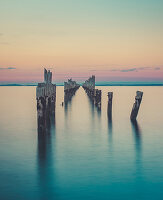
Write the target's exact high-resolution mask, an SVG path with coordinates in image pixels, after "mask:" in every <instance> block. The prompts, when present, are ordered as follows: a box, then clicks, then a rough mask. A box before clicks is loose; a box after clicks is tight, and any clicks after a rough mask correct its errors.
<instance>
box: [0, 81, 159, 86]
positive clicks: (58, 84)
mask: <svg viewBox="0 0 163 200" xmlns="http://www.w3.org/2000/svg"><path fill="white" fill-rule="evenodd" d="M55 84H56V86H64V84H62V83H55ZM80 85H81V84H80ZM0 86H37V83H20V84H19V83H6V84H5V83H4V84H0ZM96 86H163V83H162V82H137V83H136V82H107V83H100V82H97V83H96Z"/></svg>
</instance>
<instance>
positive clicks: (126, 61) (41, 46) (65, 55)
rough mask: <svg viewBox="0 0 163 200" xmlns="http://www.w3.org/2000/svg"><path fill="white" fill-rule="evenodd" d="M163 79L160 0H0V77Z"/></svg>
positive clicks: (28, 79)
mask: <svg viewBox="0 0 163 200" xmlns="http://www.w3.org/2000/svg"><path fill="white" fill-rule="evenodd" d="M44 67H47V68H48V69H51V70H52V71H53V72H54V75H53V80H54V81H56V82H60V81H63V80H65V79H67V78H70V77H72V78H74V79H75V80H80V81H83V80H85V79H87V78H88V76H89V75H91V74H95V75H96V77H97V80H99V81H139V80H140V81H148V80H150V81H151V80H153V81H157V80H158V81H160V80H163V0H28V1H27V0H0V82H38V81H41V80H43V68H44Z"/></svg>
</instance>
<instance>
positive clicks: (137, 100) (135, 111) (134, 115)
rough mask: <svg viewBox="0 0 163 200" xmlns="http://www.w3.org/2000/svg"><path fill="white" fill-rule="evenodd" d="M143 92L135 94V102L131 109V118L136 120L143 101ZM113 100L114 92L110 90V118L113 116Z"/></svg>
mask: <svg viewBox="0 0 163 200" xmlns="http://www.w3.org/2000/svg"><path fill="white" fill-rule="evenodd" d="M142 97H143V92H141V91H137V92H136V96H135V102H134V105H133V108H132V111H131V115H130V119H131V120H132V121H135V120H136V118H137V115H138V111H139V107H140V104H141V101H142ZM112 100H113V92H108V111H107V113H108V118H109V119H111V118H112Z"/></svg>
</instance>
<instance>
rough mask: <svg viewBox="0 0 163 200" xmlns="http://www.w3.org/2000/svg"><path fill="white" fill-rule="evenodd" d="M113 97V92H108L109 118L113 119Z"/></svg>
mask: <svg viewBox="0 0 163 200" xmlns="http://www.w3.org/2000/svg"><path fill="white" fill-rule="evenodd" d="M112 99H113V92H108V118H109V119H112Z"/></svg>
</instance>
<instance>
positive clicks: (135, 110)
mask: <svg viewBox="0 0 163 200" xmlns="http://www.w3.org/2000/svg"><path fill="white" fill-rule="evenodd" d="M142 97H143V92H141V91H137V92H136V96H135V103H134V105H133V108H132V111H131V115H130V119H131V120H136V117H137V115H138V111H139V107H140V104H141V101H142Z"/></svg>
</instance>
